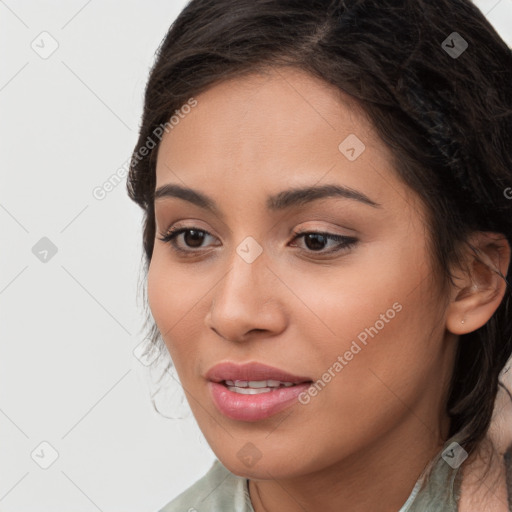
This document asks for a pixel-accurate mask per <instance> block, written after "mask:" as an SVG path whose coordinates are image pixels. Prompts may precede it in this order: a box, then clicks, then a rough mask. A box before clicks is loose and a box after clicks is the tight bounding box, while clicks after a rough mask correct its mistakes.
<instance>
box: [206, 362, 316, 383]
mask: <svg viewBox="0 0 512 512" xmlns="http://www.w3.org/2000/svg"><path fill="white" fill-rule="evenodd" d="M206 378H207V379H208V380H211V381H213V382H222V381H223V380H280V381H281V382H293V383H294V384H298V383H300V382H311V380H312V379H311V378H310V377H299V376H297V375H292V374H291V373H288V372H285V371H284V370H281V369H279V368H274V367H273V366H267V365H266V364H262V363H256V362H254V363H244V364H236V363H232V362H229V361H228V362H225V363H219V364H216V365H215V366H213V367H212V368H210V369H209V370H208V372H207V373H206Z"/></svg>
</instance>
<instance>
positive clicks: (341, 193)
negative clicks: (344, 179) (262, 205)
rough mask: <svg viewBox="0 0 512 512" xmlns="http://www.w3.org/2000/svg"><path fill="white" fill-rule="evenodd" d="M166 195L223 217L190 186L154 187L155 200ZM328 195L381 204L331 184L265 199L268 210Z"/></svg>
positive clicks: (346, 188)
mask: <svg viewBox="0 0 512 512" xmlns="http://www.w3.org/2000/svg"><path fill="white" fill-rule="evenodd" d="M168 197H177V198H179V199H183V200H184V201H188V202H189V203H192V204H195V205H196V206H199V207H200V208H204V209H205V210H209V211H210V212H212V213H213V214H215V215H217V216H219V217H221V218H222V217H223V216H222V214H221V212H220V209H219V207H218V206H217V204H216V203H215V201H214V200H213V199H211V198H210V197H208V196H207V195H205V194H203V193H202V192H199V191H197V190H194V189H192V188H188V187H183V186H181V185H176V184H172V183H168V184H166V185H162V186H161V187H159V188H157V189H156V191H155V194H154V199H155V200H158V199H162V198H168ZM328 197H341V198H343V199H351V200H354V201H359V202H360V203H363V204H366V205H368V206H372V207H374V208H380V206H381V205H380V204H379V203H376V202H375V201H372V200H371V199H370V198H369V197H368V196H366V195H365V194H363V193H362V192H359V191H357V190H354V189H352V188H349V187H343V186H340V185H333V184H328V185H321V186H310V187H300V188H291V189H288V190H283V191H282V192H279V193H277V194H275V195H273V196H269V197H268V198H267V201H266V206H267V209H268V210H270V211H281V210H285V209H288V208H292V207H297V206H303V205H305V204H307V203H311V202H312V201H316V200H318V199H325V198H328Z"/></svg>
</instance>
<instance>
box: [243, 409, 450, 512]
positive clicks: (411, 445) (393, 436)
mask: <svg viewBox="0 0 512 512" xmlns="http://www.w3.org/2000/svg"><path fill="white" fill-rule="evenodd" d="M448 429H449V419H448V418H447V417H445V418H444V419H443V422H442V425H441V427H440V428H438V429H436V430H435V431H434V430H431V429H428V428H427V427H426V426H425V425H424V424H423V423H422V422H421V421H420V420H419V419H418V417H417V416H414V415H411V416H410V417H409V418H408V421H407V422H406V423H405V424H402V425H401V428H400V429H395V430H393V431H392V432H388V433H386V434H385V435H383V436H381V437H380V438H378V439H376V440H375V441H374V442H373V443H372V444H371V445H366V446H365V447H364V448H363V449H362V450H358V451H357V452H354V453H352V454H351V455H349V456H348V457H345V458H344V459H343V460H342V461H339V462H337V463H336V464H334V465H332V466H329V467H327V468H323V469H322V470H320V471H316V472H313V473H310V474H308V475H306V476H300V477H297V478H290V479H281V480H272V479H269V480H250V481H249V492H250V496H251V501H252V504H253V508H254V510H255V512H278V511H279V512H296V511H297V510H300V509H302V510H322V511H323V512H339V510H340V509H341V510H350V511H351V512H373V511H375V510H382V508H383V504H385V505H386V510H399V509H400V507H402V506H403V504H404V503H405V502H406V500H407V498H408V497H409V495H410V494H411V492H412V490H413V488H414V485H415V484H416V482H417V480H418V478H419V476H420V475H421V473H422V471H423V470H424V469H425V467H426V465H427V464H428V462H429V461H430V460H431V459H432V458H433V457H434V456H435V455H436V453H438V452H439V451H440V450H441V448H442V446H443V443H444V442H445V441H446V438H447V434H448Z"/></svg>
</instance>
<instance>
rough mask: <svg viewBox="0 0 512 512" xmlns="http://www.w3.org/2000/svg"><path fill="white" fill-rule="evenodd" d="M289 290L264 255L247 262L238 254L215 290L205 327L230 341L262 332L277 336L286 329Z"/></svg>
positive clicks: (266, 334) (243, 339)
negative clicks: (286, 289) (285, 302)
mask: <svg viewBox="0 0 512 512" xmlns="http://www.w3.org/2000/svg"><path fill="white" fill-rule="evenodd" d="M283 288H286V287H284V286H283V285H282V283H280V281H279V279H277V278H276V276H275V274H274V273H273V272H272V271H271V270H270V269H269V268H268V266H267V264H266V261H265V258H264V257H263V254H261V255H260V256H259V257H258V258H257V259H256V260H255V261H253V262H252V263H248V262H247V261H245V260H244V259H243V258H241V257H240V256H239V255H238V254H236V253H235V254H234V257H233V258H232V259H231V266H230V268H229V270H228V271H227V273H226V274H225V276H224V277H223V278H222V279H221V281H220V282H219V283H218V284H217V285H216V286H215V287H214V290H213V297H212V302H211V305H210V309H209V311H208V313H207V315H206V317H205V323H206V326H207V327H208V328H210V329H212V330H213V331H215V332H216V333H217V334H218V335H219V336H221V337H222V338H224V339H226V340H229V341H237V342H239V341H246V340H247V339H248V338H249V337H251V336H254V335H256V333H260V335H261V336H262V337H265V338H266V337H269V336H274V335H276V334H279V333H280V332H282V331H283V330H284V329H285V327H286V315H285V310H284V308H283V304H284V301H283V300H282V299H283V297H281V296H280V293H285V291H284V290H283Z"/></svg>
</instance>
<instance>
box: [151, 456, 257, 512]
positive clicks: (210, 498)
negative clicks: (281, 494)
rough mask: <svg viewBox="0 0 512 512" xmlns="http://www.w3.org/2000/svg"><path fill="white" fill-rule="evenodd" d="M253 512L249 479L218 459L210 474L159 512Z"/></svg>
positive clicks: (209, 471)
mask: <svg viewBox="0 0 512 512" xmlns="http://www.w3.org/2000/svg"><path fill="white" fill-rule="evenodd" d="M219 510H222V511H223V512H253V509H252V506H251V504H250V499H249V494H248V492H247V487H246V480H245V479H244V478H242V477H239V476H236V475H234V474H233V473H231V472H230V471H229V470H228V469H227V468H226V467H224V466H223V465H222V464H221V462H220V461H219V460H215V461H214V463H213V464H212V467H211V468H210V469H209V470H208V472H207V473H206V474H205V475H204V476H203V477H201V478H200V479H199V480H198V481H197V482H195V483H194V484H193V485H191V486H190V487H189V488H188V489H186V490H185V491H183V492H182V493H181V494H180V495H179V496H177V497H176V498H174V499H173V500H172V501H171V502H169V503H168V504H167V505H165V506H164V507H163V508H162V509H160V511H159V512H197V511H201V512H217V511H219Z"/></svg>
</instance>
